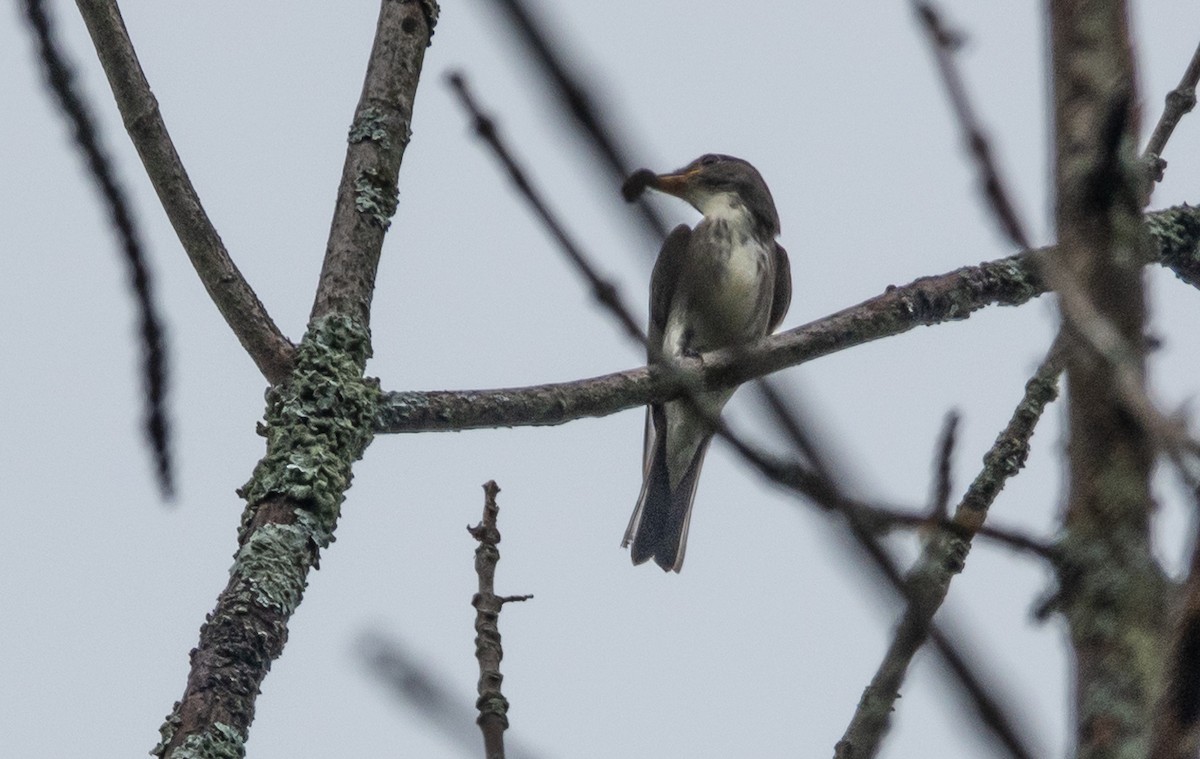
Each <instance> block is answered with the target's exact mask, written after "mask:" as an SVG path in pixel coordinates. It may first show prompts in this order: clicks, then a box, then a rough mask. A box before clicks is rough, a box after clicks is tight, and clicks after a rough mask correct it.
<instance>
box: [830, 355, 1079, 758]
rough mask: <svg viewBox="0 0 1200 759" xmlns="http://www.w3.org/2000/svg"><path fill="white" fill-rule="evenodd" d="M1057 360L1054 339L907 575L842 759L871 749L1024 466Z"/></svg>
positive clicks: (1051, 390) (1052, 391)
mask: <svg viewBox="0 0 1200 759" xmlns="http://www.w3.org/2000/svg"><path fill="white" fill-rule="evenodd" d="M1062 361H1063V358H1062V341H1061V339H1060V340H1056V341H1055V344H1054V346H1053V347H1052V348H1051V349H1050V351H1049V352H1048V353H1047V355H1046V358H1045V359H1044V360H1043V361H1042V363H1041V365H1040V366H1039V367H1038V369H1037V371H1036V372H1034V374H1033V376H1032V377H1031V378H1030V380H1029V382H1027V383H1026V385H1025V394H1024V396H1023V397H1022V399H1021V402H1020V403H1019V404H1017V407H1016V410H1015V411H1013V415H1012V418H1011V419H1009V422H1008V424H1007V425H1006V426H1005V428H1004V430H1003V431H1001V433H1000V435H999V436H998V437H997V438H996V442H995V443H994V444H993V445H992V447H991V448H990V449H989V450H988V452H987V453H986V454H984V457H983V469H982V470H981V471H980V473H979V474H978V475H977V476H976V477H975V480H974V481H973V482H972V483H971V485H970V487H969V488H967V492H966V493H965V494H964V495H963V497H962V500H961V501H959V504H958V507H957V508H956V509H955V512H954V517H953V520H952V525H953V527H951V528H943V529H938V530H936V531H935V532H934V533H933V534H932V536H931V538H930V540H929V541H928V542H927V543H926V545H925V549H924V551H923V552H922V554H921V558H920V559H919V560H918V561H917V563H916V565H915V566H914V567H913V568H912V569H911V570H910V571H909V573H908V577H907V584H908V588H909V592H910V594H911V596H910V600H909V602H908V605H907V607H906V608H905V611H904V616H903V617H902V618H901V621H900V623H899V624H898V625H897V628H896V633H895V635H894V636H893V638H892V643H891V645H890V646H889V647H888V651H887V653H886V654H885V655H884V658H883V661H881V662H880V664H879V667H878V669H877V670H876V672H875V676H874V677H873V678H872V679H871V684H870V685H868V686H867V688H866V689H865V690H864V691H863V696H862V700H860V701H859V704H858V708H857V709H856V710H855V712H854V716H853V717H852V718H851V720H850V724H849V725H848V726H847V728H846V731H845V733H844V734H843V735H842V740H841V741H840V742H839V744H838V745H839V747H841V746H845V747H846V751H847V753H846V755H847V756H853V757H854V758H855V759H866V758H867V757H871V756H874V755H875V753H876V752H877V751H878V748H879V743H880V741H881V740H882V738H883V735H884V732H885V731H886V730H887V728H888V723H889V721H890V719H891V713H892V710H893V708H894V706H895V702H896V699H897V698H898V697H899V693H900V686H901V685H902V684H903V682H904V678H905V675H906V674H907V672H908V667H909V664H910V663H911V662H912V658H913V656H914V655H915V654H916V652H917V650H918V649H919V648H920V647H921V646H922V645H923V644H924V642H925V640H926V635H927V632H928V630H929V625H930V624H931V623H932V621H933V617H934V614H935V613H936V612H937V610H938V609H939V608H940V607H941V605H942V601H943V600H944V599H945V597H946V593H947V592H948V591H949V588H950V582H951V580H953V578H954V575H956V574H957V573H958V572H960V571H961V570H962V568H963V563H964V562H965V561H966V557H967V552H968V551H970V549H971V538H972V536H973V535H983V534H985V533H986V532H988V531H990V528H987V527H985V526H984V524H983V520H984V519H985V518H986V516H987V512H988V509H989V508H990V507H991V505H992V503H993V502H994V501H995V499H996V496H997V495H999V493H1000V490H1001V489H1002V488H1003V487H1004V484H1005V483H1006V482H1007V481H1008V479H1009V478H1011V477H1012V476H1013V475H1015V474H1016V473H1017V472H1018V471H1020V469H1021V468H1022V467H1023V466H1024V465H1025V460H1026V459H1027V458H1028V456H1029V440H1030V438H1031V437H1032V436H1033V432H1034V429H1035V428H1036V426H1037V423H1038V420H1040V419H1041V416H1042V412H1043V411H1045V409H1046V406H1047V405H1048V404H1049V403H1050V402H1052V401H1053V400H1054V399H1055V398H1056V397H1057V395H1058V376H1059V374H1060V373H1061V372H1062ZM1019 542H1020V541H1017V543H1018V544H1019ZM1031 550H1035V551H1036V552H1037V553H1039V554H1040V555H1042V556H1043V557H1045V558H1053V553H1052V551H1050V550H1049V549H1047V548H1046V547H1045V546H1044V545H1043V544H1041V543H1039V542H1038V541H1031Z"/></svg>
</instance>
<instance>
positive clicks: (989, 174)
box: [913, 0, 1033, 250]
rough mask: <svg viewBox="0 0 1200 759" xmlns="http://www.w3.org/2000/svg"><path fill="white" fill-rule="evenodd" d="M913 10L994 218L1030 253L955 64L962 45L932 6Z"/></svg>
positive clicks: (915, 2)
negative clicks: (935, 60) (924, 35)
mask: <svg viewBox="0 0 1200 759" xmlns="http://www.w3.org/2000/svg"><path fill="white" fill-rule="evenodd" d="M913 9H914V10H915V11H916V13H917V17H918V18H920V20H921V23H922V25H923V26H924V28H925V31H926V32H927V33H928V35H929V44H930V47H931V48H933V52H934V55H935V56H936V58H937V63H938V71H939V72H940V73H941V75H942V83H943V84H945V86H946V94H947V96H948V97H949V98H950V104H951V105H952V106H953V107H954V113H955V115H956V116H957V119H958V125H959V127H960V128H961V129H962V132H963V136H964V138H965V139H966V142H967V147H968V149H969V150H970V151H971V157H972V158H973V159H974V160H975V166H976V168H977V170H978V174H979V179H980V182H982V184H983V192H984V196H985V197H986V198H987V200H988V207H989V208H990V209H991V210H992V216H993V217H995V219H996V221H997V222H998V223H999V224H1000V228H1001V229H1002V230H1003V231H1004V234H1005V235H1007V236H1008V239H1009V240H1010V241H1012V243H1013V244H1014V245H1016V246H1017V248H1019V249H1021V250H1029V249H1031V248H1032V247H1033V246H1032V245H1031V244H1030V242H1029V236H1028V235H1027V234H1026V233H1025V226H1024V225H1023V224H1022V223H1021V220H1020V218H1019V217H1018V216H1017V209H1016V205H1015V204H1014V203H1013V202H1012V201H1011V200H1010V194H1009V192H1008V190H1007V189H1006V188H1005V185H1004V180H1003V179H1002V178H1001V176H1000V171H999V169H998V168H997V167H996V161H995V159H994V158H993V157H992V148H991V143H990V142H989V140H988V138H987V135H985V134H984V131H983V127H982V126H981V125H980V123H979V120H978V119H976V118H975V112H974V110H973V109H972V108H971V102H970V100H969V99H968V97H967V91H966V87H964V86H963V81H962V76H961V75H960V74H959V73H958V68H957V67H956V66H955V65H954V52H955V51H956V50H957V49H958V47H959V46H960V45H961V41H960V39H959V36H958V35H957V34H955V33H952V32H950V30H948V29H947V28H946V25H945V24H944V23H943V22H942V19H941V16H940V15H939V14H938V12H937V9H935V8H934V7H933V4H932V3H929V2H920V0H913Z"/></svg>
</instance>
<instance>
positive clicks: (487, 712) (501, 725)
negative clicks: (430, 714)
mask: <svg viewBox="0 0 1200 759" xmlns="http://www.w3.org/2000/svg"><path fill="white" fill-rule="evenodd" d="M483 492H484V503H483V521H481V522H480V523H479V524H477V525H476V526H474V527H468V528H467V531H468V532H470V533H471V537H473V538H475V539H476V540H478V541H479V547H478V548H476V549H475V573H476V574H477V575H479V592H478V593H476V594H475V597H474V598H472V599H471V605H472V606H474V607H475V612H476V614H475V658H476V659H478V660H479V700H478V701H476V702H475V706H476V708H477V709H479V719H478V720H476V722H478V723H479V729H480V731H481V732H482V733H483V753H484V757H485V759H504V731H505V730H507V729H508V699H506V698H505V697H504V694H503V693H502V692H501V690H500V683H501V682H502V681H503V680H504V676H503V675H501V674H500V660H501V659H503V658H504V649H503V647H502V646H501V645H500V625H499V622H500V608H501V607H502V606H504V604H506V603H509V602H510V601H528V600H530V599H531V598H533V596H497V595H496V592H495V583H496V564H497V563H498V562H499V561H500V549H499V544H500V530H499V528H498V527H496V517H497V515H498V514H499V513H500V507H499V506H498V505H497V504H496V494H497V493H499V492H500V486H499V485H497V484H496V481H495V480H488V481H487V482H486V483H484V486H483Z"/></svg>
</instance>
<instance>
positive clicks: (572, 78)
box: [494, 0, 667, 239]
mask: <svg viewBox="0 0 1200 759" xmlns="http://www.w3.org/2000/svg"><path fill="white" fill-rule="evenodd" d="M494 1H495V4H496V5H498V6H499V7H500V9H501V10H503V11H504V13H505V14H506V15H507V16H508V19H509V21H510V22H511V23H512V25H513V29H515V30H516V32H517V34H518V35H519V36H520V38H521V40H522V41H523V42H524V43H525V44H526V45H527V46H528V47H529V50H530V52H532V53H533V59H534V60H535V61H537V63H538V65H540V66H541V67H542V70H543V72H544V73H545V75H546V77H547V78H548V79H549V80H550V82H551V84H552V85H553V86H554V91H555V93H556V94H557V95H558V98H559V101H560V103H561V104H562V106H563V110H564V111H566V112H567V113H568V114H570V116H571V118H572V119H574V122H575V125H576V126H577V127H578V128H579V130H580V131H581V132H582V133H583V136H584V138H585V139H586V140H587V141H588V142H590V143H591V144H592V146H593V147H594V148H595V149H596V153H597V154H598V155H599V156H600V159H601V161H602V162H603V163H604V165H605V167H606V168H607V169H608V171H609V174H610V175H611V176H612V178H613V180H614V181H615V182H618V183H619V182H623V181H624V180H625V177H626V176H628V175H629V171H630V167H631V166H632V163H631V162H630V160H629V150H628V147H627V146H626V145H625V144H623V141H622V140H621V139H620V138H619V136H618V135H617V133H616V131H615V130H613V129H611V128H610V125H609V124H607V123H606V122H605V120H604V114H603V113H602V112H601V111H600V110H599V109H597V108H596V107H595V106H594V105H593V103H594V102H595V97H594V95H593V94H592V93H590V92H589V91H588V88H587V87H586V86H585V85H584V83H583V81H582V80H581V79H580V77H578V76H577V75H575V74H573V73H572V72H571V71H570V67H569V66H568V65H567V63H566V61H565V60H564V59H563V56H562V55H561V54H560V53H559V52H558V50H557V49H556V48H555V45H554V42H553V41H552V40H551V35H550V34H548V33H547V32H546V31H545V30H544V29H542V27H541V25H540V24H539V23H538V20H537V19H536V18H535V14H534V13H532V12H531V11H530V10H529V8H528V7H527V6H526V4H525V3H524V2H522V0H494ZM638 210H639V211H640V212H641V217H642V221H643V222H644V223H645V224H646V226H647V228H648V229H649V230H650V232H651V234H653V235H654V236H655V238H656V239H662V238H663V237H666V236H667V225H666V224H665V223H664V222H663V220H662V217H660V216H659V215H658V212H657V211H655V210H654V207H653V206H652V205H650V204H649V203H648V202H646V201H645V200H641V201H639V202H638Z"/></svg>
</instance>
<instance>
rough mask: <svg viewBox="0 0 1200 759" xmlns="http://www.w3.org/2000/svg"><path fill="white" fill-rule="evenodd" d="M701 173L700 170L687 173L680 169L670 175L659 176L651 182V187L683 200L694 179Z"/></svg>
mask: <svg viewBox="0 0 1200 759" xmlns="http://www.w3.org/2000/svg"><path fill="white" fill-rule="evenodd" d="M699 173H700V169H692V170H690V171H685V170H683V169H680V170H678V171H673V172H671V173H669V174H659V175H657V176H655V177H654V180H653V181H651V182H650V186H651V187H653V188H654V189H656V190H658V191H659V192H665V193H667V194H668V195H674V196H675V197H677V198H683V197H684V196H685V195H686V194H687V191H688V189H689V188H690V187H691V186H692V179H693V178H694V177H695V176H696V175H697V174H699Z"/></svg>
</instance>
